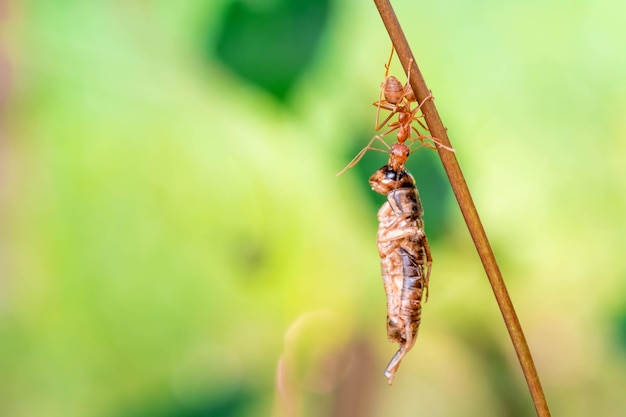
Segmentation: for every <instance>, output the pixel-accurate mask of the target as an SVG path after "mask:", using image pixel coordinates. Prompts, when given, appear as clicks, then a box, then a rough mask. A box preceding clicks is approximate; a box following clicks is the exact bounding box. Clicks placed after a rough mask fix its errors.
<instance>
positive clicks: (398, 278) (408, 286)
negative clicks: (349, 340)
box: [369, 144, 432, 384]
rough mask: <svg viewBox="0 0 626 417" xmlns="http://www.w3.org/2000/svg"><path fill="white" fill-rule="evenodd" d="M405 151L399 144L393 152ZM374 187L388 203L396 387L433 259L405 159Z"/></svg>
mask: <svg viewBox="0 0 626 417" xmlns="http://www.w3.org/2000/svg"><path fill="white" fill-rule="evenodd" d="M401 146H404V145H402V144H394V145H393V147H392V151H393V150H394V149H393V148H394V147H401ZM396 150H397V149H396ZM406 152H407V153H406V155H407V157H408V150H407V151H406ZM404 160H406V159H404ZM369 182H370V185H371V187H372V189H373V190H374V191H376V192H378V193H380V194H383V195H385V196H386V197H387V201H386V202H385V203H384V204H383V206H382V207H381V208H380V210H379V211H378V221H379V227H378V234H377V240H378V254H379V255H380V265H381V270H382V277H383V284H384V287H385V292H386V294H387V337H388V338H389V340H390V341H391V342H394V343H398V344H399V349H398V351H397V352H396V354H395V355H394V356H393V358H392V359H391V361H390V362H389V365H388V366H387V369H386V370H385V376H386V377H387V379H388V380H389V383H390V384H391V383H392V381H393V378H394V376H395V373H396V371H397V369H398V366H399V365H400V362H401V361H402V359H403V358H404V356H405V355H406V354H407V352H409V351H410V350H411V348H412V347H413V345H414V344H415V338H416V336H417V330H418V328H419V324H420V319H421V308H422V307H421V304H422V299H423V298H424V297H425V296H426V297H427V296H428V281H429V278H430V270H431V265H432V257H431V254H430V247H429V246H428V241H427V239H426V234H425V233H424V222H423V220H422V215H423V210H422V204H421V202H420V199H419V195H418V193H417V188H416V187H415V180H414V179H413V177H412V176H411V174H409V173H408V172H407V171H406V170H405V169H404V161H403V158H402V157H401V156H400V157H397V156H394V152H391V153H390V158H389V164H387V165H385V166H383V167H382V168H380V169H379V170H378V171H376V172H375V173H374V175H372V176H371V178H370V180H369Z"/></svg>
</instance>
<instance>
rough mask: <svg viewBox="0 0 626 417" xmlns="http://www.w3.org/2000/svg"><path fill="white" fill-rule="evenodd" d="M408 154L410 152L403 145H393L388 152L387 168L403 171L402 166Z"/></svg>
mask: <svg viewBox="0 0 626 417" xmlns="http://www.w3.org/2000/svg"><path fill="white" fill-rule="evenodd" d="M410 154H411V150H410V149H409V147H408V146H406V145H405V144H404V143H397V142H396V143H394V144H393V145H391V149H390V150H389V166H391V167H392V168H393V169H395V170H396V171H400V170H404V164H406V161H407V159H409V155H410Z"/></svg>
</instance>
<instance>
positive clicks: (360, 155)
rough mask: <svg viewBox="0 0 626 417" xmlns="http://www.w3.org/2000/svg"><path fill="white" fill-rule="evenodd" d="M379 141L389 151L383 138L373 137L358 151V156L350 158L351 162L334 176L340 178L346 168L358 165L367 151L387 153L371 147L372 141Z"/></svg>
mask: <svg viewBox="0 0 626 417" xmlns="http://www.w3.org/2000/svg"><path fill="white" fill-rule="evenodd" d="M376 140H378V141H380V142H381V143H382V144H383V145H385V146H386V147H387V148H388V149H391V147H390V146H389V145H387V143H386V142H385V141H384V140H383V138H382V137H381V136H378V135H376V136H374V137H373V138H372V140H370V141H369V143H368V144H367V146H366V147H364V148H363V149H361V150H360V151H359V153H358V154H356V156H355V157H354V158H352V161H350V163H349V164H348V165H346V166H345V167H344V168H343V169H342V170H341V171H339V172H338V173H337V174H336V176H337V177H338V176H340V175H341V174H343V173H344V172H346V171H347V170H348V168H352V167H354V166H355V165H356V164H358V163H359V161H360V160H361V158H363V156H364V155H365V153H366V152H367V151H378V152H383V153H387V151H385V150H383V149H379V148H374V147H373V146H372V144H373V143H374V141H376Z"/></svg>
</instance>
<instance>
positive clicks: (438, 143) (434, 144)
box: [415, 135, 456, 152]
mask: <svg viewBox="0 0 626 417" xmlns="http://www.w3.org/2000/svg"><path fill="white" fill-rule="evenodd" d="M415 140H419V141H420V142H422V146H426V147H427V148H430V149H437V146H439V147H440V148H443V149H445V150H447V151H450V152H456V151H455V150H454V148H451V147H449V146H446V145H444V144H443V143H441V141H440V140H439V139H437V138H434V137H432V136H424V135H419V137H417V138H415ZM425 140H428V141H430V142H425ZM431 142H432V143H431Z"/></svg>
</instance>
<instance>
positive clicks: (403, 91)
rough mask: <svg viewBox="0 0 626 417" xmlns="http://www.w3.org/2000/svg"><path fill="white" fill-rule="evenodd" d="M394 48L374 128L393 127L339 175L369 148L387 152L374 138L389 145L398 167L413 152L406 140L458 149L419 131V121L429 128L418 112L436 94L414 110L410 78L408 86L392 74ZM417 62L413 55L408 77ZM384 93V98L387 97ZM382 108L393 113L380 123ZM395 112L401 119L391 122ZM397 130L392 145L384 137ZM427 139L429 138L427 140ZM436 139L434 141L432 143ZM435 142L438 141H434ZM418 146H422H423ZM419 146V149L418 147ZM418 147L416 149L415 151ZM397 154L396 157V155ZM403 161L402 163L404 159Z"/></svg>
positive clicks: (429, 145)
mask: <svg viewBox="0 0 626 417" xmlns="http://www.w3.org/2000/svg"><path fill="white" fill-rule="evenodd" d="M393 53H394V48H393V46H392V48H391V54H390V55H389V61H388V62H387V64H386V65H385V81H384V82H383V83H382V84H381V86H380V93H379V97H378V101H376V102H374V103H373V104H374V106H376V107H378V111H377V112H376V124H375V126H374V129H376V130H377V131H379V130H381V129H382V128H383V127H384V126H385V125H386V126H387V127H388V128H389V129H388V130H386V131H385V132H383V133H381V134H380V135H376V136H374V137H373V138H372V140H370V142H369V143H368V144H367V146H365V147H364V148H363V149H361V151H360V152H359V153H358V154H357V155H356V156H355V157H354V159H352V161H350V163H349V164H348V165H346V167H345V168H344V169H342V170H341V171H340V172H339V173H337V175H341V174H343V173H344V172H345V171H346V170H347V169H348V168H352V167H354V166H355V165H356V164H357V163H358V162H359V161H360V160H361V158H362V157H363V155H365V153H366V152H367V151H368V150H375V151H379V152H386V151H385V150H383V149H379V148H375V147H373V146H372V144H373V143H374V141H376V140H378V141H380V142H381V143H383V145H384V146H385V147H387V148H388V149H389V153H390V165H391V164H392V159H393V160H395V161H396V162H395V163H394V165H396V166H398V167H399V168H400V169H401V168H402V167H403V166H404V163H405V162H406V159H407V158H408V155H409V154H410V152H411V151H410V149H409V147H408V146H406V145H405V142H406V141H407V139H408V140H411V141H412V142H413V143H415V142H417V141H420V142H421V145H420V146H419V147H422V146H426V147H428V148H431V149H435V145H438V146H441V147H443V148H445V149H447V150H449V151H451V152H454V149H452V148H449V147H447V146H445V145H443V144H441V143H440V142H439V141H438V140H436V139H435V138H433V137H430V136H426V135H422V134H421V133H420V132H419V130H417V128H416V127H415V126H413V122H417V123H418V124H419V125H420V127H422V128H423V129H424V130H426V131H428V128H427V127H426V126H425V125H424V124H423V123H422V122H421V121H420V120H419V118H420V116H416V115H417V112H418V111H419V110H420V109H421V107H422V105H424V103H425V102H426V101H427V100H429V99H432V94H429V95H428V96H427V97H426V98H425V99H424V100H423V101H422V102H421V103H419V104H418V105H417V106H416V107H415V108H413V109H411V103H416V102H417V99H416V98H415V94H414V93H413V90H412V89H411V85H410V84H409V82H408V81H407V83H406V84H405V85H402V83H400V81H398V79H397V78H396V77H394V76H393V75H389V68H390V66H391V59H392V58H393ZM412 64H413V58H411V59H410V60H409V67H408V69H407V79H410V77H411V66H412ZM383 96H384V100H383ZM380 109H385V110H388V111H389V112H390V113H389V115H388V116H387V117H386V118H385V120H383V121H382V122H380V123H379V118H380ZM394 114H397V115H398V120H397V121H395V122H391V123H388V122H389V120H391V118H392V117H393V115H394ZM395 130H397V131H398V132H397V133H396V139H397V141H398V142H397V143H394V144H393V145H392V146H389V145H388V144H387V143H386V142H385V141H384V140H383V137H384V136H386V135H388V134H389V133H391V132H393V131H395ZM412 132H415V134H416V135H417V136H416V137H411V135H412ZM425 140H429V142H426V141H425ZM431 142H432V143H431ZM433 143H434V144H433ZM419 147H418V148H419ZM416 149H417V148H416ZM416 149H414V150H413V151H415V150H416ZM405 153H406V156H405V157H402V158H400V157H399V155H401V154H402V155H404V154H405ZM393 154H395V155H396V156H394V155H393ZM400 161H401V162H400Z"/></svg>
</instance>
